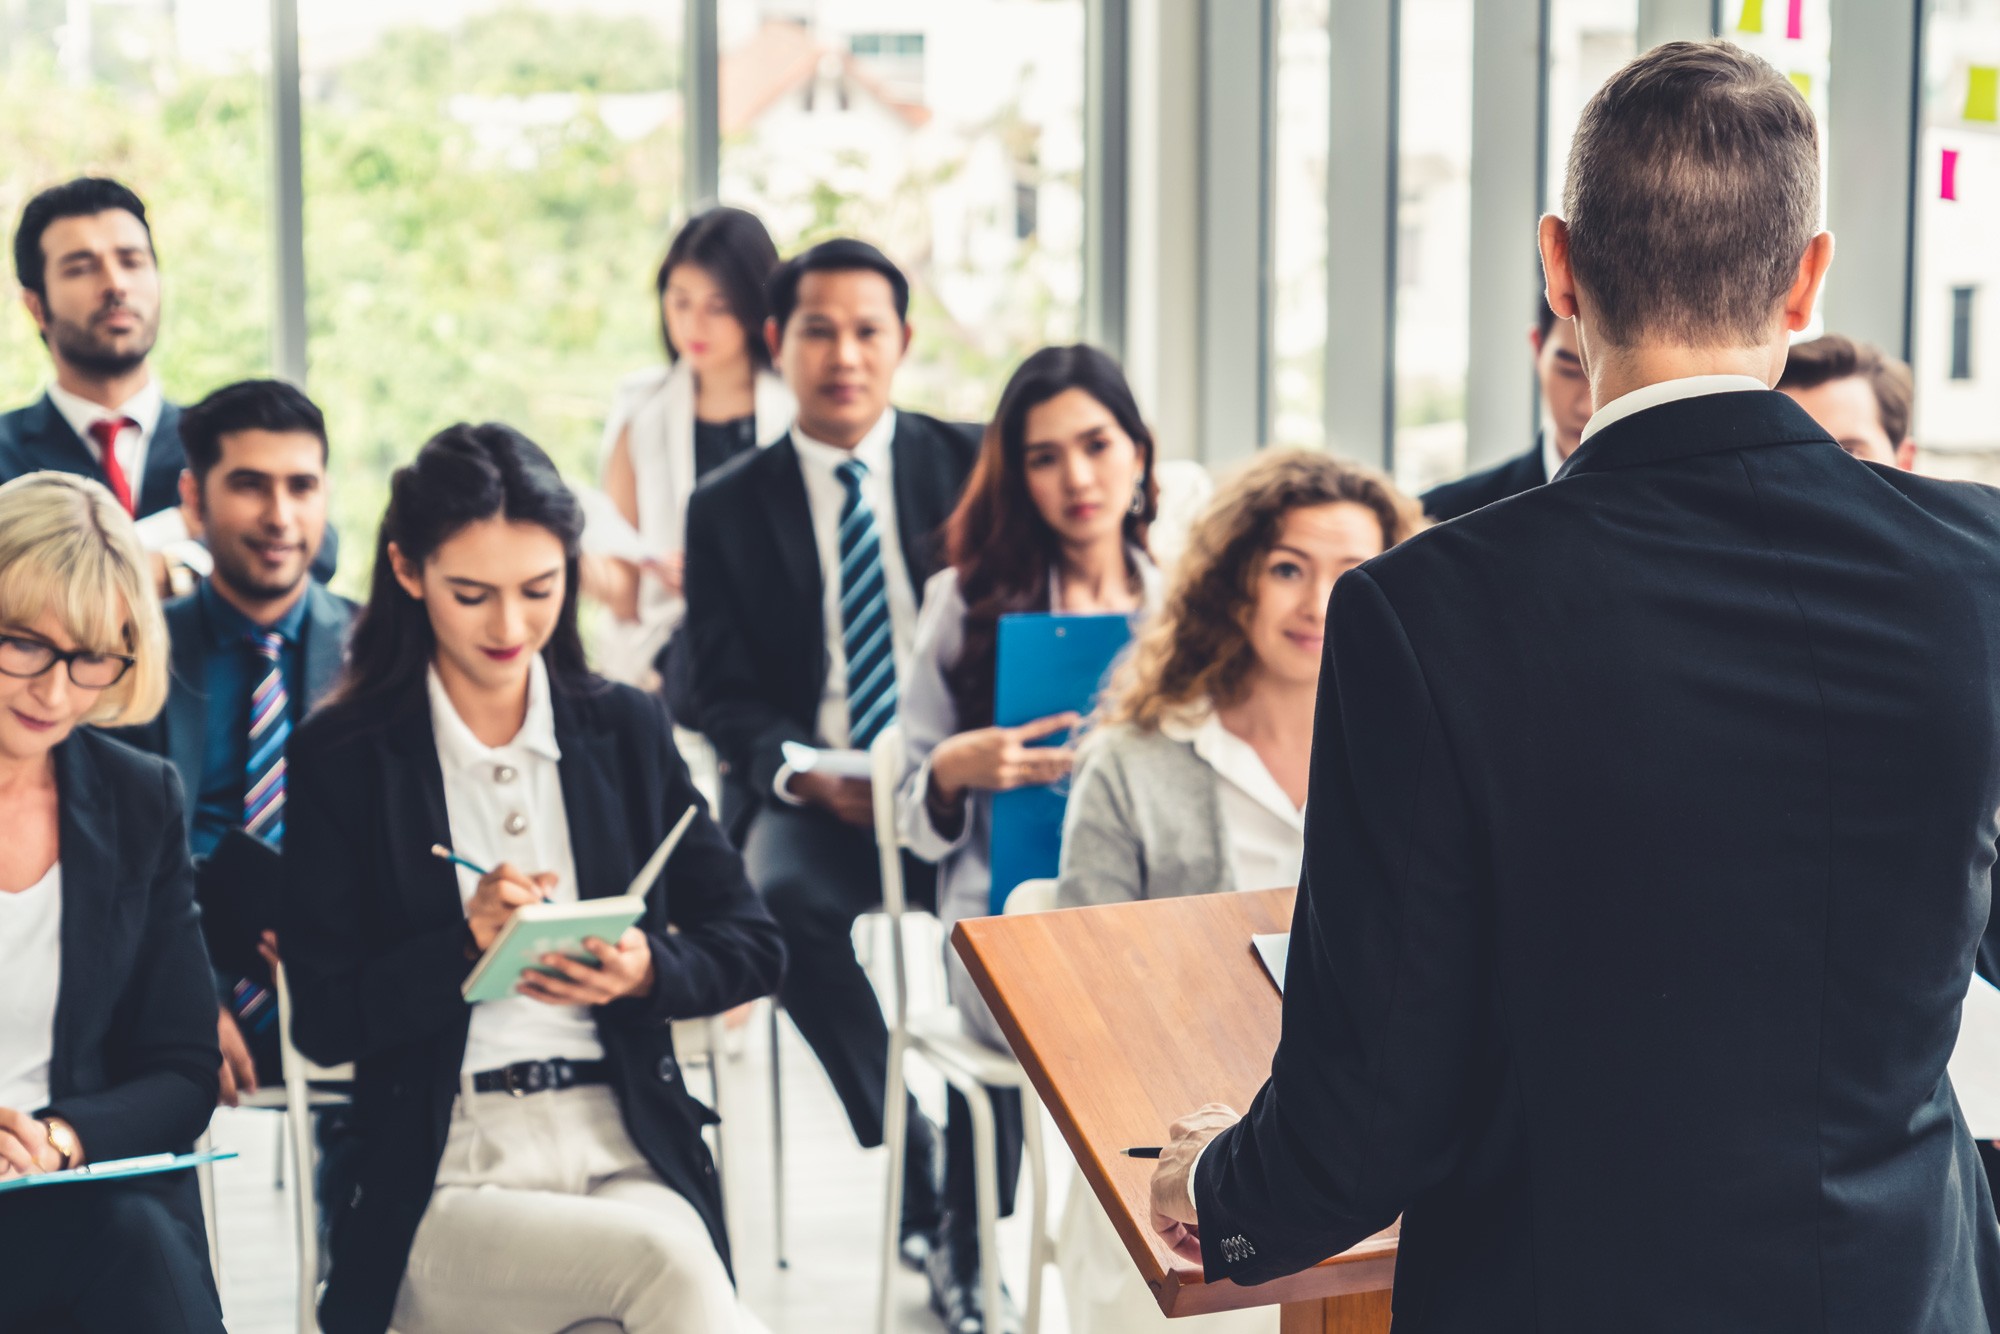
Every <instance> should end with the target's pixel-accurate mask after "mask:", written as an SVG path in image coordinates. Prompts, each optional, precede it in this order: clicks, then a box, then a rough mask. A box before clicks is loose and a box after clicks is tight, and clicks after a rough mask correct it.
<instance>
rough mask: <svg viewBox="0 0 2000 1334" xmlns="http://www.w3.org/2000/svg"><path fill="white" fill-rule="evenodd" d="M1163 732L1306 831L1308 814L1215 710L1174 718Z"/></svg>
mask: <svg viewBox="0 0 2000 1334" xmlns="http://www.w3.org/2000/svg"><path fill="white" fill-rule="evenodd" d="M1160 731H1161V733H1162V734H1163V735H1165V736H1167V737H1168V738H1170V739H1172V740H1174V741H1185V742H1187V743H1189V744H1190V745H1192V746H1193V747H1194V753H1195V754H1196V755H1198V756H1200V757H1201V760H1202V762H1203V763H1205V764H1207V765H1208V767H1209V768H1211V769H1213V770H1215V772H1216V775H1217V777H1220V778H1222V779H1225V780H1227V781H1228V782H1229V783H1231V784H1233V785H1234V786H1235V787H1237V788H1238V789H1240V790H1241V791H1242V792H1243V794H1244V795H1245V796H1247V797H1249V798H1250V799H1251V800H1252V801H1254V802H1256V803H1257V804H1258V805H1259V806H1262V807H1263V808H1264V809H1265V810H1267V811H1269V812H1270V813H1271V814H1273V815H1275V816H1277V817H1278V818H1279V819H1281V820H1283V821H1284V822H1285V823H1286V824H1288V825H1290V826H1292V827H1293V828H1295V829H1298V830H1300V831H1303V830H1304V829H1305V826H1306V815H1305V812H1304V811H1302V810H1300V809H1299V808H1298V807H1297V806H1294V805H1292V799H1291V798H1290V797H1288V796H1286V795H1285V789H1284V788H1282V787H1280V786H1278V780H1277V779H1275V778H1273V777H1272V776H1271V771H1270V770H1269V769H1267V768H1266V767H1264V761H1263V758H1262V757H1261V756H1259V755H1258V754H1257V748H1256V747H1255V746H1253V745H1251V744H1250V743H1249V742H1248V741H1245V740H1244V739H1243V738H1242V737H1240V736H1238V735H1236V733H1234V732H1232V731H1230V730H1229V729H1228V728H1226V727H1224V726H1223V725H1222V719H1221V718H1220V717H1218V716H1217V715H1216V712H1215V710H1214V709H1213V708H1212V707H1209V706H1207V705H1203V706H1202V708H1201V709H1200V711H1199V712H1196V711H1193V710H1190V711H1188V712H1185V713H1182V714H1180V715H1178V716H1174V715H1170V716H1169V717H1167V718H1166V719H1165V720H1163V721H1162V722H1161V724H1160Z"/></svg>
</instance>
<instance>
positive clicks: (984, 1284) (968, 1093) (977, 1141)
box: [958, 1081, 1000, 1329]
mask: <svg viewBox="0 0 2000 1334" xmlns="http://www.w3.org/2000/svg"><path fill="white" fill-rule="evenodd" d="M958 1091H959V1092H960V1093H962V1094H964V1095H965V1105H966V1106H967V1107H969V1108H971V1109H972V1188H973V1194H974V1196H975V1197H976V1198H975V1203H974V1208H975V1210H976V1212H977V1214H978V1216H979V1296H980V1300H981V1302H982V1304H983V1309H984V1310H985V1312H986V1323H987V1325H988V1326H989V1327H990V1328H994V1329H998V1328H999V1325H1000V1168H999V1164H998V1163H996V1162H995V1161H994V1160H995V1158H996V1157H997V1156H998V1150H997V1147H996V1143H995V1140H996V1136H995V1134H994V1130H993V1100H992V1098H991V1096H990V1095H989V1094H988V1092H987V1090H986V1087H985V1086H984V1085H982V1084H977V1083H972V1082H970V1081H968V1082H967V1083H965V1084H961V1085H959V1090H958Z"/></svg>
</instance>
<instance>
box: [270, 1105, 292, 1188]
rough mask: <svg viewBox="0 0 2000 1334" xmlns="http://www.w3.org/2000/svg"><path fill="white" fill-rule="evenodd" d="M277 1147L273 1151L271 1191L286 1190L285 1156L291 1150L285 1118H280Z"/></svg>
mask: <svg viewBox="0 0 2000 1334" xmlns="http://www.w3.org/2000/svg"><path fill="white" fill-rule="evenodd" d="M277 1140H278V1143H277V1146H276V1147H275V1148H273V1149H272V1151H271V1189H272V1190H283V1189H284V1188H285V1155H286V1153H287V1152H289V1150H288V1149H287V1147H286V1145H285V1118H284V1117H282V1116H280V1117H279V1118H278V1130H277Z"/></svg>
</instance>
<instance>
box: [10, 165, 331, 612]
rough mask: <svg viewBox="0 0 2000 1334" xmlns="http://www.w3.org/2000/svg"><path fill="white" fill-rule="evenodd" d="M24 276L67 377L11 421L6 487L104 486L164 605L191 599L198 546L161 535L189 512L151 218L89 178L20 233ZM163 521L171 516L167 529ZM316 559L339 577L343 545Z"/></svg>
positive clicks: (61, 374) (48, 195) (36, 205)
mask: <svg viewBox="0 0 2000 1334" xmlns="http://www.w3.org/2000/svg"><path fill="white" fill-rule="evenodd" d="M14 273H15V276H16V277H17V278H18V279H19V280H20V283H21V301H22V304H23V305H24V306H25V307H26V308H27V311H28V315H29V317H30V318H32V319H33V320H34V322H35V328H36V330H37V332H38V333H39V334H40V335H41V339H42V342H43V344H44V345H45V346H46V347H47V348H48V351H49V360H50V362H51V363H52V369H53V370H54V372H55V375H54V379H53V380H52V381H51V383H50V385H49V387H48V389H47V391H46V392H44V393H43V395H42V396H41V397H40V398H39V399H37V400H36V401H35V402H33V403H30V404H29V405H27V406H26V407H23V408H17V409H15V410H14V411H12V412H8V413H4V414H0V482H4V481H7V480H9V479H11V478H14V477H19V476H22V475H23V474H26V473H31V472H39V471H42V470H45V469H47V470H53V471H56V472H70V473H76V474H77V475H78V476H81V477H89V478H92V479H94V480H96V481H99V482H102V483H104V484H105V485H106V486H107V487H109V488H110V489H111V493H112V495H114V496H115V497H117V499H118V501H119V503H120V504H122V505H123V506H124V507H125V512H126V513H127V514H130V515H132V517H134V518H135V519H151V520H154V522H153V523H148V524H144V525H141V533H142V536H145V537H146V538H147V546H148V547H149V548H150V549H151V559H152V561H153V566H154V571H153V572H154V575H155V580H156V583H157V584H158V586H159V587H160V589H161V591H162V593H163V594H164V593H166V592H169V591H185V590H186V589H187V588H188V587H190V586H191V584H192V581H193V571H192V570H191V569H189V567H188V565H187V564H186V563H185V562H187V561H190V560H192V561H195V562H196V563H197V564H199V563H202V562H200V559H199V553H198V552H197V553H194V554H192V555H190V554H189V553H188V551H187V547H188V545H189V541H190V540H191V539H185V538H183V539H181V540H175V535H174V534H172V533H170V532H166V531H164V530H161V531H157V532H156V531H154V530H155V529H156V528H157V527H158V524H159V519H166V520H168V526H169V527H171V516H170V515H166V514H165V513H164V512H165V511H169V510H173V509H175V508H176V507H177V506H178V505H179V503H180V477H181V472H182V471H183V469H184V467H185V462H186V460H185V453H184V451H183V449H182V444H181V433H180V417H181V410H180V408H179V407H178V406H176V405H175V404H173V403H169V402H167V401H166V399H165V398H164V397H163V396H162V394H161V391H160V384H159V380H158V378H157V377H156V376H155V375H154V374H153V371H152V366H151V364H150V360H149V359H150V357H151V355H152V351H153V345H154V343H155V342H156V341H157V339H158V337H159V331H160V310H161V296H160V271H159V265H158V261H157V257H156V255H155V253H154V250H153V232H152V227H151V224H149V223H148V222H147V221H146V206H145V204H144V203H142V202H141V201H140V199H139V197H138V196H137V195H136V194H134V193H133V192H132V191H131V190H129V189H127V188H126V187H125V186H123V185H121V184H119V183H118V182H117V181H113V180H107V179H104V178H102V177H90V176H86V177H82V178H79V179H77V180H74V181H69V182H66V183H65V184H62V185H58V186H53V187H51V188H49V189H47V190H44V191H42V192H41V193H40V194H38V195H36V196H35V197H34V198H33V199H31V200H29V201H28V206H27V207H26V208H25V209H24V210H22V213H21V224H20V226H19V227H18V228H17V229H16V230H15V233H14ZM155 516H159V518H156V517H155ZM327 539H328V540H327V542H326V543H325V544H324V545H323V547H322V549H321V550H320V551H319V552H317V553H315V555H314V561H315V566H314V573H315V574H316V575H317V576H318V577H319V578H321V579H330V578H332V577H333V571H334V566H335V563H336V560H337V558H338V551H339V543H338V539H337V537H336V536H335V535H334V534H333V533H332V532H331V531H329V533H328V534H327Z"/></svg>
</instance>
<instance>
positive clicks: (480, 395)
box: [300, 0, 682, 586]
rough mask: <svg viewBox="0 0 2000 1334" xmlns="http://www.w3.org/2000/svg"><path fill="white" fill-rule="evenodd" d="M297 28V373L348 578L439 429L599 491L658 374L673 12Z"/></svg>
mask: <svg viewBox="0 0 2000 1334" xmlns="http://www.w3.org/2000/svg"><path fill="white" fill-rule="evenodd" d="M300 23H301V59H302V62H303V66H304V101H305V105H304V130H303V134H304V162H305V190H306V200H305V204H306V235H305V258H306V274H307V280H308V298H307V312H308V315H309V317H310V320H311V327H310V340H309V343H308V356H309V361H310V367H311V386H312V390H313V393H314V395H315V397H316V398H318V399H319V401H320V402H321V403H323V404H324V405H325V406H326V408H327V412H328V418H329V424H330V426H331V428H332V431H333V434H334V447H335V449H336V450H338V451H339V457H338V459H337V460H336V465H335V474H336V479H337V486H336V489H335V493H334V507H335V514H336V516H337V518H338V520H339V522H340V524H341V528H342V530H343V533H344V534H345V535H346V537H347V539H348V541H349V543H350V544H351V545H350V547H349V550H351V551H353V552H355V557H354V559H352V560H348V561H343V563H342V570H343V579H351V578H357V577H359V576H360V575H361V574H363V573H365V569H364V567H365V566H366V564H367V556H366V555H364V554H363V552H364V550H365V547H364V545H363V544H365V543H366V542H367V541H368V540H369V539H370V538H372V536H373V533H374V528H375V525H376V523H377V521H378V520H379V519H380V516H381V513H382V507H383V504H384V502H385V499H386V494H387V483H388V474H389V472H390V470H391V469H392V468H393V467H395V466H396V465H397V464H399V463H401V462H403V461H404V460H407V459H408V458H409V457H410V455H411V454H412V453H413V452H414V451H415V450H416V448H417V446H418V445H420V444H421V443H423V441H424V440H425V439H426V438H428V437H429V436H430V435H431V434H432V433H434V432H435V431H437V430H438V429H439V428H440V427H443V426H446V425H449V424H450V423H452V422H455V421H465V420H470V421H488V420H498V421H505V422H508V423H509V424H511V425H514V426H517V427H519V428H520V429H521V430H523V431H525V432H527V433H528V435H529V436H531V437H532V438H533V439H535V440H536V441H537V442H538V443H539V444H541V445H542V446H543V447H544V448H546V449H547V450H548V451H549V453H550V454H551V455H552V456H553V457H554V458H555V460H556V462H557V463H558V465H559V466H561V468H562V469H563V471H564V472H565V473H566V474H569V475H572V476H581V477H592V476H594V475H595V471H596V445H597V439H598V433H599V429H600V425H601V423H602V421H603V418H604V413H605V409H606V406H607V404H608V402H609V400H610V397H611V392H612V389H613V386H614V385H615V384H616V382H617V380H618V378H619V377H620V376H621V375H622V374H624V373H626V372H629V371H632V370H635V369H638V368H641V367H643V366H646V365H648V364H650V363H653V362H655V361H657V360H658V359H659V358H660V357H661V356H662V355H663V353H662V350H661V348H660V342H659V312H658V306H657V302H656V300H655V298H654V294H653V274H654V271H655V268H656V267H657V265H658V264H659V261H660V256H661V255H662V254H663V253H664V251H665V246H666V240H667V237H668V232H669V229H670V228H671V226H672V225H673V223H674V222H675V221H676V219H677V218H678V216H679V215H680V213H681V194H682V191H681V180H680V144H681V104H680V99H679V93H678V89H679V86H680V50H679V37H680V32H681V13H680V6H679V4H678V3H675V2H674V0H644V2H643V3H641V2H640V0H542V2H541V3H538V4H534V5H525V4H520V3H508V4H498V3H483V2H479V0H428V2H427V3H425V4H423V5H409V4H406V3H402V0H300ZM350 586H351V585H350Z"/></svg>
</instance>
